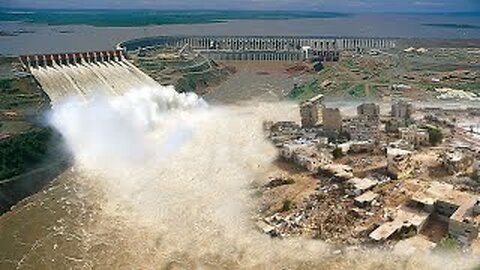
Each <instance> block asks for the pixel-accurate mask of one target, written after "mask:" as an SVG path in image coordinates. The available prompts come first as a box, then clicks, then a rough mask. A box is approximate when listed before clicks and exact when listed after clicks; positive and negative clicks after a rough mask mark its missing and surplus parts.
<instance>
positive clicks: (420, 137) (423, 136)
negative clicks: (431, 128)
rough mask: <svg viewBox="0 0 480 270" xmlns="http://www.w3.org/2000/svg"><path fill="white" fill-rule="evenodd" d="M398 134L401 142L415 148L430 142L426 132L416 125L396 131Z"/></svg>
mask: <svg viewBox="0 0 480 270" xmlns="http://www.w3.org/2000/svg"><path fill="white" fill-rule="evenodd" d="M398 133H399V135H400V139H401V140H404V141H407V142H409V143H410V144H412V145H414V146H415V147H418V146H421V145H428V144H429V142H430V136H429V133H428V130H426V129H423V128H418V127H417V126H416V125H412V126H409V127H401V128H399V129H398Z"/></svg>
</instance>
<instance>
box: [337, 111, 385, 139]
mask: <svg viewBox="0 0 480 270" xmlns="http://www.w3.org/2000/svg"><path fill="white" fill-rule="evenodd" d="M342 129H343V130H344V131H346V132H347V133H348V134H349V135H350V139H351V140H352V141H376V140H377V139H378V136H379V133H380V131H379V122H378V121H374V120H370V119H368V118H366V117H360V116H357V117H353V118H347V119H345V120H344V121H343V127H342Z"/></svg>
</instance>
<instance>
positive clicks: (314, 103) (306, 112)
mask: <svg viewBox="0 0 480 270" xmlns="http://www.w3.org/2000/svg"><path fill="white" fill-rule="evenodd" d="M322 101H323V95H317V96H315V97H313V98H311V99H308V100H306V101H304V102H302V103H301V104H300V117H301V121H302V127H303V128H312V127H315V126H316V125H317V122H318V107H319V106H320V105H321V103H322Z"/></svg>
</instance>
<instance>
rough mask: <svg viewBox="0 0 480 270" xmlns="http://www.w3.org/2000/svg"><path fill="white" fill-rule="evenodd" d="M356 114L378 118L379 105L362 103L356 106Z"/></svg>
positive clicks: (368, 117)
mask: <svg viewBox="0 0 480 270" xmlns="http://www.w3.org/2000/svg"><path fill="white" fill-rule="evenodd" d="M357 114H358V116H360V117H365V118H367V119H369V120H379V119H380V106H379V105H377V104H375V103H363V104H361V105H359V106H358V107H357Z"/></svg>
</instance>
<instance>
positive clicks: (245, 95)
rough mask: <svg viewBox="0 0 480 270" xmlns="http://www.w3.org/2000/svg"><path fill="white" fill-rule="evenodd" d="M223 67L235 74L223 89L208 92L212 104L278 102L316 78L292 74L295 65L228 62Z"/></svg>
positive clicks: (225, 82) (308, 75)
mask: <svg viewBox="0 0 480 270" xmlns="http://www.w3.org/2000/svg"><path fill="white" fill-rule="evenodd" d="M220 64H221V65H224V66H227V67H228V68H229V70H234V71H235V72H233V74H231V75H230V76H229V77H228V78H227V79H226V81H224V82H223V83H221V84H220V85H217V86H213V87H210V88H208V89H206V92H207V94H205V95H204V98H205V99H206V100H207V101H208V102H209V103H237V102H244V101H248V100H260V101H278V100H281V99H283V98H284V97H285V96H286V95H287V94H288V93H289V92H290V90H292V88H293V87H294V85H295V84H302V83H305V82H307V81H309V80H311V79H312V78H313V75H312V74H310V73H305V72H288V69H289V68H291V67H292V66H294V65H295V63H293V62H283V61H282V62H280V61H279V62H242V61H224V62H221V63H220Z"/></svg>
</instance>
